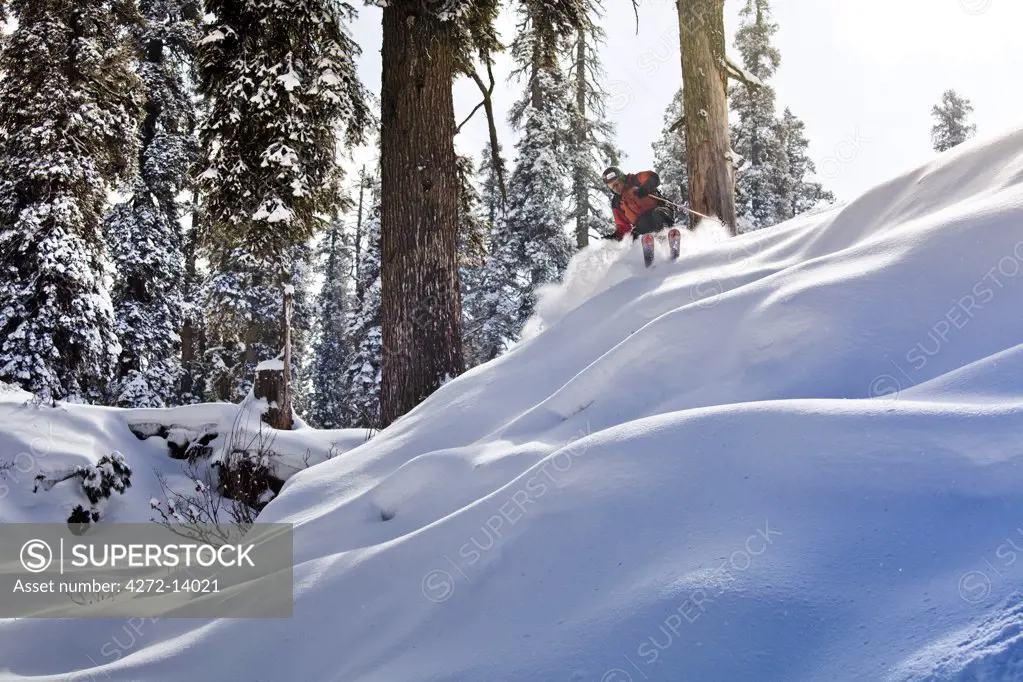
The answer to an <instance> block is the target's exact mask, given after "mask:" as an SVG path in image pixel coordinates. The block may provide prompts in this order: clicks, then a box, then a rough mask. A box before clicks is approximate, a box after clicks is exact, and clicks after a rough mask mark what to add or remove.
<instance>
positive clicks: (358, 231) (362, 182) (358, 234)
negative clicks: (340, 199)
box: [354, 166, 366, 303]
mask: <svg viewBox="0 0 1023 682" xmlns="http://www.w3.org/2000/svg"><path fill="white" fill-rule="evenodd" d="M365 194H366V167H365V166H363V167H362V170H361V171H359V213H358V216H357V217H356V219H355V259H354V260H355V297H356V298H357V299H358V300H359V302H360V303H361V302H362V299H363V297H364V296H365V291H363V289H364V287H363V286H362V278H360V277H359V261H360V256H361V255H362V200H363V197H364V196H365Z"/></svg>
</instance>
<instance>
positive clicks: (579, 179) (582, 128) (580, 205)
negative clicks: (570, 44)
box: [572, 29, 590, 249]
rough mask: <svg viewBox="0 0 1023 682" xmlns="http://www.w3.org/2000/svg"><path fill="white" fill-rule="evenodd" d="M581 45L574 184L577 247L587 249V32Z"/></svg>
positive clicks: (577, 52) (581, 36)
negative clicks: (584, 152)
mask: <svg viewBox="0 0 1023 682" xmlns="http://www.w3.org/2000/svg"><path fill="white" fill-rule="evenodd" d="M578 40H579V43H578V44H577V45H576V49H575V78H576V86H575V87H576V90H575V106H576V109H578V116H579V121H578V123H579V128H578V129H577V130H576V131H575V134H576V139H575V143H576V158H575V159H574V162H575V168H574V169H573V173H572V175H573V178H572V183H573V185H574V187H573V189H574V190H575V245H576V246H577V247H578V248H580V249H585V248H586V247H587V246H589V244H590V230H589V224H588V222H589V220H588V219H589V215H590V190H589V188H588V187H587V182H586V175H587V173H586V171H587V168H586V164H585V162H584V160H583V159H582V158H580V156H579V152H580V150H582V149H584V148H585V147H586V31H585V29H583V30H580V31H579V33H578Z"/></svg>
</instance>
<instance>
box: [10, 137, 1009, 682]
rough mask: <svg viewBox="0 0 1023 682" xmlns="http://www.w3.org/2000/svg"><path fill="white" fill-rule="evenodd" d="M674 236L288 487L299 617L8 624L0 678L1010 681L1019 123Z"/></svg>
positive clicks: (578, 282) (277, 511) (571, 297)
mask: <svg viewBox="0 0 1023 682" xmlns="http://www.w3.org/2000/svg"><path fill="white" fill-rule="evenodd" d="M687 240H688V241H687V243H686V245H685V247H684V253H683V256H682V258H680V260H679V261H678V262H676V263H667V262H660V263H659V264H658V266H657V267H655V268H653V269H652V270H649V271H648V270H645V269H643V268H642V264H641V259H639V256H638V254H637V253H635V252H634V251H632V247H630V246H629V245H628V244H626V245H607V244H604V245H600V246H598V247H595V248H594V249H591V250H589V251H587V252H584V253H583V254H580V255H579V256H577V259H576V260H575V261H574V262H573V265H572V268H571V270H570V272H569V273H568V274H567V276H566V280H565V283H564V284H563V285H559V286H556V287H551V288H549V289H547V290H545V291H544V292H543V296H542V300H541V304H540V306H539V308H538V314H537V318H536V319H535V320H534V321H533V322H532V323H531V328H530V335H529V337H528V338H527V339H525V340H524V341H522V342H521V343H520V344H518V345H517V346H516V348H515V349H514V350H513V351H511V352H509V353H508V354H506V355H504V356H502V357H501V358H498V359H497V360H495V361H494V362H491V363H489V364H487V365H485V366H483V367H480V368H477V369H475V370H473V371H472V372H469V373H467V374H466V375H464V376H462V377H459V378H458V379H455V380H453V381H450V382H449V383H447V384H445V385H444V386H443V387H442V388H441V389H440V390H439V391H438V392H437V393H436V394H435V395H434V396H432V397H431V398H430V399H429V400H427V401H426V402H424V403H423V404H422V405H420V406H419V407H418V408H417V409H415V410H414V411H412V412H411V413H410V414H408V415H406V416H405V417H403V418H402V419H401V420H399V421H398V422H396V423H395V424H393V425H392V426H391V427H390V428H388V429H386V430H385V431H383V432H382V433H380V434H379V435H378V436H377V437H375V438H374V439H373V440H371V441H369V442H368V443H366V444H364V445H361V446H360V447H358V448H356V449H354V450H352V451H350V452H349V453H347V454H346V455H345V456H341V457H334V458H333V459H331V460H330V461H327V462H325V463H323V464H321V465H318V466H316V467H313V468H311V469H308V470H305V471H302V472H300V473H297V474H296V475H294V476H293V477H292V478H291V479H290V480H289V481H288V483H287V484H286V485H285V487H284V489H283V491H282V492H281V494H280V495H279V496H278V497H277V498H276V499H274V501H273V502H271V503H270V504H269V506H267V508H266V509H265V510H264V512H263V514H262V515H261V520H262V521H267V522H271V521H272V522H290V523H294V524H295V525H296V536H295V561H296V569H295V588H294V597H295V615H294V618H293V619H291V620H286V621H285V620H281V621H273V620H264V621H236V620H217V621H203V622H196V621H179V620H161V621H159V622H157V623H147V624H146V625H145V629H144V633H143V634H142V636H139V637H133V638H131V645H130V646H129V645H125V644H123V642H124V641H127V637H125V636H124V635H123V632H124V631H123V627H124V623H122V622H115V621H97V622H92V623H90V624H89V627H88V628H85V627H82V625H81V624H80V623H75V622H71V621H17V622H12V621H6V622H2V623H0V670H2V671H3V672H2V673H0V677H2V678H3V679H5V680H7V679H11V680H19V679H40V680H57V679H68V678H67V677H65V676H66V675H70V676H71V679H89V678H90V677H93V678H95V679H111V680H139V679H144V680H147V681H154V682H160V681H164V680H166V681H168V682H170V681H177V680H181V679H190V680H196V681H207V680H208V681H211V682H212V681H214V680H224V679H231V680H260V681H262V682H267V681H270V682H289V681H291V680H304V681H309V682H321V681H323V682H327V681H336V682H341V681H344V682H440V681H445V682H452V681H459V682H463V681H464V682H478V681H480V680H500V681H502V682H518V681H523V682H524V681H536V680H553V681H557V680H564V681H570V680H594V681H600V682H639V681H640V680H714V681H715V682H730V681H733V680H735V681H738V680H758V682H817V681H819V680H838V681H844V680H849V681H852V680H896V681H898V682H909V681H911V680H912V681H928V682H932V681H937V680H949V681H955V682H965V681H966V680H1016V679H1020V676H1021V673H1020V666H1021V662H1020V661H1021V660H1023V654H1021V648H1020V644H1019V634H1018V633H1019V632H1020V623H1021V620H1020V606H1019V604H1020V600H1019V598H1018V595H1017V591H1018V590H1019V589H1020V588H1021V586H1023V560H1020V559H1021V557H1020V556H1019V554H1018V552H1023V550H1021V549H1018V548H1020V547H1023V530H1020V521H1021V519H1020V518H1019V513H1020V512H1019V510H1020V509H1023V448H1021V446H1020V436H1019V434H1020V425H1021V424H1023V399H1021V389H1020V385H1021V381H1020V379H1019V377H1020V376H1023V375H1021V373H1020V371H1019V370H1021V369H1023V366H1021V365H1023V315H1020V314H1019V301H1020V298H1021V293H1023V286H1021V284H1020V280H1021V279H1023V273H1021V272H1020V267H1021V263H1023V131H1020V132H1015V133H1012V134H1009V135H1005V136H1003V137H1000V138H996V139H988V140H977V141H973V142H971V143H968V144H966V145H963V146H962V147H960V148H957V149H956V150H954V151H953V152H952V153H948V154H945V155H942V156H940V157H938V158H937V159H935V160H934V162H932V163H931V164H929V165H927V166H924V167H922V168H919V169H916V170H913V171H911V172H908V173H905V174H903V175H902V176H900V177H897V178H894V179H892V180H889V181H887V182H884V183H882V184H881V185H878V186H877V187H875V188H874V189H872V190H870V191H869V192H867V193H866V194H864V195H863V196H862V197H859V198H858V199H856V200H855V201H853V202H851V203H849V204H848V205H846V206H842V207H836V208H835V209H833V210H830V211H827V212H824V213H820V214H816V215H810V216H804V217H800V218H797V219H795V220H792V221H789V222H787V223H785V224H784V225H780V226H777V227H775V228H772V229H769V230H765V231H761V232H757V233H751V234H746V235H743V236H740V237H737V238H732V239H728V240H722V241H717V240H715V238H714V235H713V231H711V232H709V233H708V235H707V237H703V236H702V235H701V234H699V233H697V234H695V235H688V236H687ZM76 414H82V415H85V412H84V411H83V412H76ZM114 638H119V639H117V640H116V641H117V642H118V644H117V645H111V644H110V642H111V641H112V639H114ZM41 642H46V643H47V644H46V645H45V653H44V645H41V644H40V643H41ZM53 643H59V645H54V644H53Z"/></svg>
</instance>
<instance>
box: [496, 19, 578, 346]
mask: <svg viewBox="0 0 1023 682" xmlns="http://www.w3.org/2000/svg"><path fill="white" fill-rule="evenodd" d="M519 16H520V20H519V24H518V30H517V34H516V38H515V41H514V42H513V43H512V56H513V57H514V59H515V61H516V69H515V72H514V73H515V74H517V75H519V76H520V77H521V76H524V78H523V80H524V82H525V89H524V92H523V94H522V97H521V98H520V99H519V101H518V102H516V104H515V105H514V106H513V108H512V111H511V120H512V123H513V124H515V125H516V126H517V127H518V128H520V129H521V131H522V136H521V137H520V138H519V141H518V143H517V144H516V145H515V150H516V159H515V169H514V171H513V172H512V176H511V181H510V182H509V185H508V206H507V216H506V219H505V226H504V230H503V232H504V233H505V235H506V236H507V238H508V243H509V245H514V246H516V247H517V248H518V249H519V251H518V253H517V254H516V255H517V256H518V258H517V260H518V262H519V267H522V268H523V269H525V270H526V272H528V283H529V284H528V286H529V288H530V291H529V292H527V293H526V294H525V295H524V296H522V299H521V305H520V307H519V310H518V320H517V322H518V325H519V327H520V328H521V327H522V325H524V324H525V322H526V321H527V320H528V319H529V318H530V317H531V316H532V314H533V311H534V308H535V306H536V295H535V290H536V289H537V288H538V287H540V286H541V285H543V284H547V283H549V282H556V281H558V280H559V279H560V278H561V276H562V274H563V273H564V271H565V268H566V267H568V261H569V260H570V258H571V256H572V251H573V249H572V243H571V241H570V240H569V237H568V234H567V233H566V232H565V226H566V224H567V223H568V221H569V218H570V214H569V212H568V201H567V197H568V196H569V195H570V187H569V186H568V182H567V179H568V178H571V171H572V169H571V165H570V162H569V161H568V159H567V150H568V147H569V140H570V139H571V134H572V131H571V121H570V118H569V111H570V108H569V104H568V101H567V100H566V97H565V94H566V91H567V79H566V77H565V74H564V71H563V69H562V66H561V64H560V62H559V59H558V54H559V50H560V49H561V46H562V45H563V44H564V41H563V39H562V37H561V36H559V35H558V33H557V32H556V31H555V30H554V26H555V24H554V22H555V21H556V20H557V13H556V8H552V7H550V6H548V5H546V4H544V3H542V2H528V3H524V5H523V7H522V9H521V10H520V14H519ZM511 235H514V238H511V237H510V236H511Z"/></svg>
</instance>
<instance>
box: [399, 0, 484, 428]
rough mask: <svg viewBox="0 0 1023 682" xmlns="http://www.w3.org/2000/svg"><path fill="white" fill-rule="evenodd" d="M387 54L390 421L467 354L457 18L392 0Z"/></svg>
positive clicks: (454, 370)
mask: <svg viewBox="0 0 1023 682" xmlns="http://www.w3.org/2000/svg"><path fill="white" fill-rule="evenodd" d="M381 54H382V57H383V66H384V68H383V79H382V83H381V95H380V99H381V102H382V111H381V121H380V122H381V128H380V169H381V183H382V184H381V190H382V191H381V215H380V231H381V242H382V244H381V246H382V259H381V260H382V264H381V266H382V273H381V278H382V300H381V317H382V327H383V347H382V358H381V386H380V421H381V424H382V425H383V426H387V425H388V424H390V423H391V422H393V421H394V420H395V419H397V418H398V417H400V416H402V415H403V414H405V413H406V412H408V411H409V410H411V409H412V408H413V407H415V406H416V405H418V404H419V403H420V402H422V401H423V399H425V398H426V397H427V396H429V395H430V394H431V393H433V392H434V391H435V390H436V389H437V388H438V387H440V385H441V384H442V383H443V382H444V381H445V380H446V379H447V378H450V377H455V376H458V375H459V374H461V373H462V372H463V371H465V361H464V358H463V355H462V340H461V339H462V333H461V329H460V318H461V299H460V294H459V286H458V285H459V283H458V258H457V225H458V192H459V188H458V175H457V169H456V165H455V146H454V136H455V116H454V105H453V102H452V95H451V84H452V79H453V77H454V72H455V51H454V44H453V36H452V32H451V26H450V24H445V23H442V22H441V21H440V20H438V19H437V18H436V17H435V16H433V15H432V14H431V13H430V12H429V11H423V10H422V8H421V3H420V2H418V0H392V2H390V4H388V6H387V7H385V8H384V12H383V46H382V49H381Z"/></svg>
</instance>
